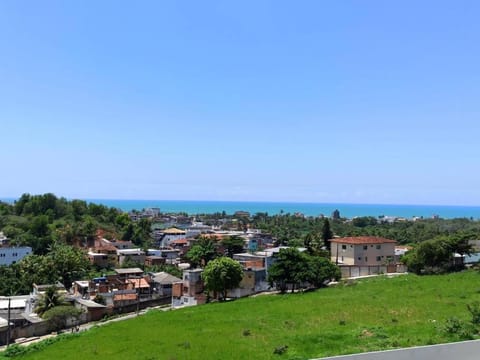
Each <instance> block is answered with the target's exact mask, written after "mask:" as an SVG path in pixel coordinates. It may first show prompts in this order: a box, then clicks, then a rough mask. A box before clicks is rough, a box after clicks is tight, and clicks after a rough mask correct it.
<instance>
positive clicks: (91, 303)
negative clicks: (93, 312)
mask: <svg viewBox="0 0 480 360" xmlns="http://www.w3.org/2000/svg"><path fill="white" fill-rule="evenodd" d="M75 301H76V302H77V303H79V304H81V305H83V306H85V307H87V308H90V309H92V308H104V307H106V306H105V305H102V304H99V303H96V302H95V301H92V300H85V299H75Z"/></svg>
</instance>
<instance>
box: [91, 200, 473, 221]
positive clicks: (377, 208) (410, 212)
mask: <svg viewBox="0 0 480 360" xmlns="http://www.w3.org/2000/svg"><path fill="white" fill-rule="evenodd" d="M87 201H89V202H93V203H97V204H103V205H106V206H109V207H115V208H119V209H121V210H123V211H130V210H133V209H136V210H142V209H146V208H150V207H157V208H160V211H161V212H163V213H168V212H185V213H187V214H190V215H194V214H202V213H214V212H222V211H225V213H227V214H233V213H234V212H235V211H238V210H242V211H248V212H250V213H251V214H255V213H257V212H266V213H268V214H269V215H275V214H280V213H284V214H287V213H290V214H294V213H297V212H299V213H302V214H304V215H306V216H319V215H325V216H331V214H332V212H333V211H335V210H338V211H340V216H342V217H346V218H353V217H355V216H374V217H378V216H382V215H383V216H392V217H404V218H412V217H416V216H417V217H424V218H431V217H433V216H438V217H441V218H446V219H452V218H473V219H480V206H446V205H391V204H389V205H385V204H342V203H340V204H321V203H293V202H243V201H187V200H182V201H180V200H103V199H88V200H87Z"/></svg>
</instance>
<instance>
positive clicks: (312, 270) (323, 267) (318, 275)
mask: <svg viewBox="0 0 480 360" xmlns="http://www.w3.org/2000/svg"><path fill="white" fill-rule="evenodd" d="M341 277H342V274H341V272H340V268H339V267H338V266H336V265H335V264H334V263H332V262H331V261H330V260H329V259H327V258H325V257H321V256H310V257H309V259H308V270H307V277H306V281H308V282H309V283H310V284H311V285H312V286H313V287H316V288H319V287H323V286H325V285H326V284H327V283H329V282H330V281H332V280H337V281H338V280H340V278H341Z"/></svg>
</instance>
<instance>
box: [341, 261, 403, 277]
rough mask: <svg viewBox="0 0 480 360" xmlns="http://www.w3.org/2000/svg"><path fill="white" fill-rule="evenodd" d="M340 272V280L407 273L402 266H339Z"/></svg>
mask: <svg viewBox="0 0 480 360" xmlns="http://www.w3.org/2000/svg"><path fill="white" fill-rule="evenodd" d="M340 271H341V272H342V279H345V278H351V277H357V276H368V275H379V274H388V273H404V272H407V268H406V267H405V265H403V264H396V265H369V266H358V265H340Z"/></svg>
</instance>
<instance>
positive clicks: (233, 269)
mask: <svg viewBox="0 0 480 360" xmlns="http://www.w3.org/2000/svg"><path fill="white" fill-rule="evenodd" d="M242 276H243V269H242V266H241V265H240V263H239V262H238V261H235V260H233V259H230V258H229V257H226V256H223V257H219V258H217V259H215V260H212V261H210V262H209V263H208V264H207V266H205V270H204V271H203V273H202V279H203V281H204V284H205V289H207V290H208V291H212V292H213V293H214V298H216V297H217V293H220V294H221V297H222V299H226V298H227V292H228V290H230V289H234V288H236V287H237V286H238V285H239V284H240V281H241V280H242Z"/></svg>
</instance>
